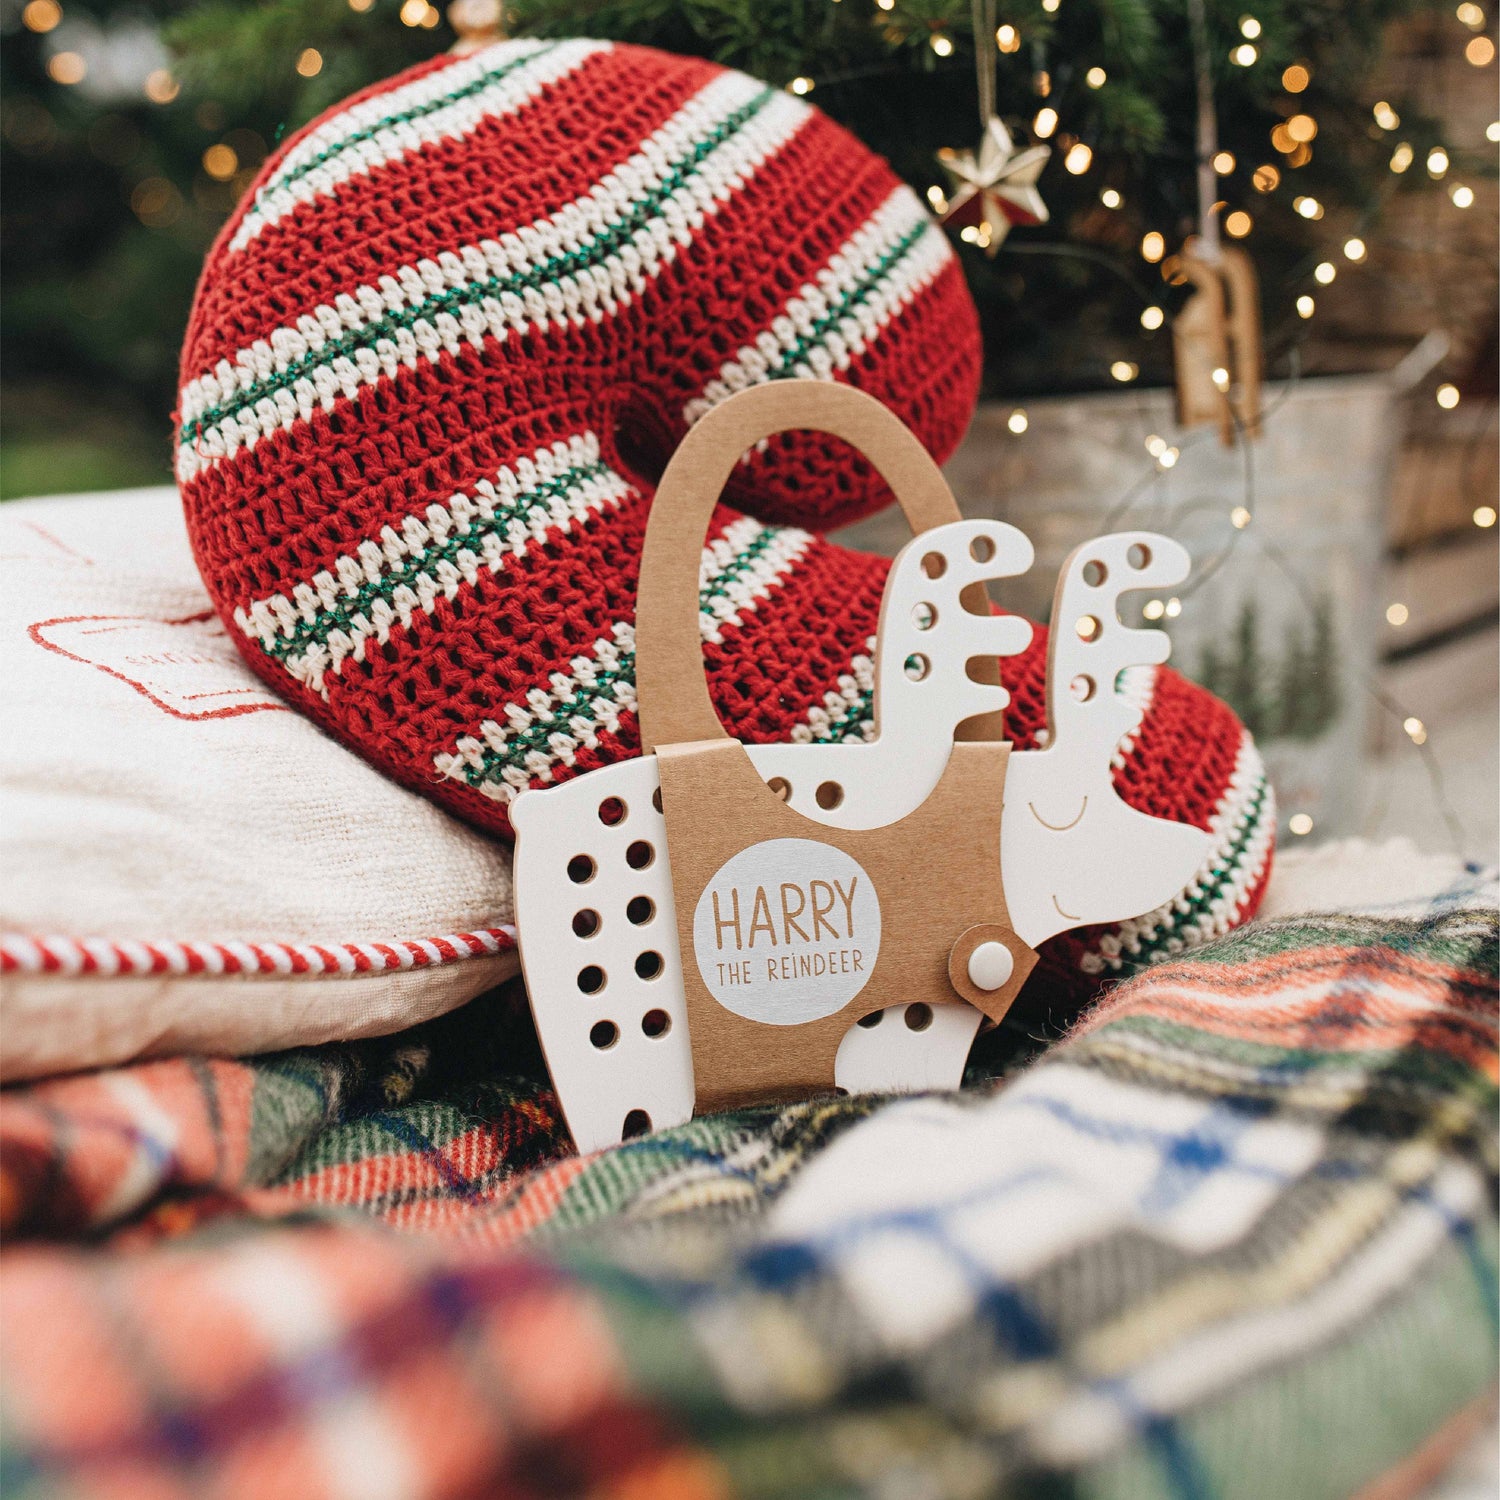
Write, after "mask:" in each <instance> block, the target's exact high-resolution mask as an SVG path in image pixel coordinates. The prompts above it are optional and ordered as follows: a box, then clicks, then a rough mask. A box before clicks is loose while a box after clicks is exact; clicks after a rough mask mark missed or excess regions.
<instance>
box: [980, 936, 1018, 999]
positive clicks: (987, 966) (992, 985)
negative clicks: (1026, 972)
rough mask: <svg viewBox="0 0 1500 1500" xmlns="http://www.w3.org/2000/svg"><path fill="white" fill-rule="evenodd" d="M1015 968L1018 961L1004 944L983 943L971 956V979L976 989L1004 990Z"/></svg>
mask: <svg viewBox="0 0 1500 1500" xmlns="http://www.w3.org/2000/svg"><path fill="white" fill-rule="evenodd" d="M1015 967H1016V961H1015V960H1014V959H1013V958H1012V957H1011V956H1010V949H1009V948H1007V947H1006V946H1005V945H1004V944H1003V943H981V944H980V945H979V946H978V947H977V948H976V949H975V950H974V951H973V952H972V953H971V954H970V955H969V979H970V980H971V981H972V983H973V985H974V988H975V989H979V990H985V991H990V990H998V989H1000V988H1002V987H1003V986H1004V984H1005V982H1006V980H1008V979H1009V978H1010V976H1011V973H1012V971H1013V970H1014V969H1015Z"/></svg>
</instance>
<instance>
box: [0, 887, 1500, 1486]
mask: <svg viewBox="0 0 1500 1500" xmlns="http://www.w3.org/2000/svg"><path fill="white" fill-rule="evenodd" d="M1327 883H1331V882H1327ZM1426 889H1427V891H1428V893H1429V894H1428V896H1427V897H1426V898H1425V899H1417V900H1414V901H1412V902H1411V903H1410V904H1405V903H1403V905H1402V906H1401V907H1399V908H1391V907H1386V908H1385V909H1384V910H1382V911H1381V912H1380V914H1379V915H1364V916H1355V915H1347V916H1343V915H1335V916H1322V917H1308V916H1297V917H1292V918H1289V919H1287V920H1284V921H1280V922H1275V923H1256V924H1255V925H1253V926H1251V927H1249V928H1247V929H1246V930H1245V931H1244V932H1242V933H1237V934H1235V935H1234V936H1232V937H1230V938H1227V939H1225V940H1222V941H1220V942H1218V943H1215V944H1213V945H1209V946H1205V947H1204V948H1202V949H1201V950H1199V951H1198V952H1195V953H1193V954H1190V955H1185V956H1184V957H1183V958H1181V959H1179V960H1177V961H1176V962H1173V963H1169V964H1164V965H1160V966H1158V967H1157V968H1155V969H1153V970H1152V971H1151V972H1150V973H1148V974H1145V975H1142V976H1140V977H1139V978H1137V979H1135V980H1133V981H1131V982H1130V983H1128V984H1125V985H1122V986H1120V987H1119V988H1117V989H1116V990H1114V991H1113V992H1112V993H1111V994H1109V995H1108V996H1106V997H1105V998H1104V999H1103V1001H1102V1002H1101V1003H1100V1005H1099V1007H1098V1008H1097V1010H1096V1011H1095V1012H1094V1013H1093V1015H1092V1017H1091V1019H1090V1022H1089V1023H1088V1024H1087V1025H1086V1026H1084V1027H1081V1028H1078V1029H1077V1030H1076V1031H1075V1033H1074V1034H1073V1035H1072V1036H1071V1037H1069V1038H1068V1039H1067V1040H1065V1041H1063V1042H1062V1043H1061V1044H1060V1045H1058V1046H1056V1047H1053V1048H1052V1049H1050V1050H1049V1051H1048V1052H1047V1053H1045V1054H1044V1055H1043V1056H1042V1058H1041V1060H1040V1061H1039V1062H1036V1063H1034V1064H1033V1065H1031V1066H1023V1067H1017V1068H1013V1069H1012V1070H1011V1071H1010V1072H1009V1075H1008V1077H1007V1079H1006V1081H1004V1082H1003V1083H998V1084H997V1083H994V1082H991V1083H987V1084H985V1085H984V1086H982V1087H980V1088H973V1089H969V1090H965V1091H964V1092H963V1093H962V1094H947V1095H941V1094H940V1095H932V1096H928V1097H927V1098H925V1099H921V1100H905V1101H901V1102H891V1101H889V1100H887V1099H884V1098H881V1097H878V1096H871V1095H863V1096H859V1097H853V1098H825V1099H821V1100H813V1101H811V1102H808V1103H802V1104H796V1105H792V1106H784V1107H774V1108H763V1109H757V1110H744V1111H739V1112H737V1113H733V1114H724V1115H715V1116H712V1117H709V1118H705V1119H698V1120H694V1121H693V1122H692V1123H691V1124H688V1125H684V1126H681V1127H679V1128H677V1129H674V1130H668V1131H663V1132H659V1133H657V1134H655V1135H652V1136H650V1137H648V1138H644V1139H641V1140H637V1141H631V1142H628V1143H626V1144H625V1145H623V1146H621V1147H618V1148H616V1149H614V1150H611V1151H606V1152H601V1153H599V1154H597V1155H595V1156H591V1157H585V1158H579V1157H577V1156H574V1155H571V1154H568V1153H567V1146H566V1136H565V1134H564V1132H563V1129H562V1123H561V1120H560V1119H559V1117H558V1114H557V1110H556V1105H555V1101H554V1100H553V1097H552V1094H551V1091H550V1090H549V1089H548V1088H547V1086H546V1083H545V1071H544V1069H543V1067H542V1063H541V1059H540V1057H539V1056H538V1055H537V1054H536V1052H535V1050H534V1049H535V1041H534V1037H532V1036H531V1033H530V1027H529V1024H528V1023H527V1021H526V1019H525V1008H524V1005H522V1004H520V1003H519V1002H512V1003H510V1004H506V1003H505V1002H504V1001H503V999H502V997H499V996H496V997H493V998H492V999H490V1000H480V1001H476V1002H475V1004H473V1005H471V1006H468V1007H466V1008H464V1009H463V1010H460V1011H457V1012H455V1013H454V1014H452V1015H450V1016H447V1017H444V1018H443V1019H442V1020H439V1021H436V1022H433V1023H430V1024H428V1025H426V1026H423V1027H420V1028H417V1029H415V1030H412V1031H408V1032H405V1033H402V1034H401V1035H399V1036H394V1037H388V1038H381V1039H378V1040H376V1041H371V1042H365V1043H361V1044H357V1045H352V1046H329V1047H321V1048H307V1049H302V1050H299V1051H295V1052H289V1053H283V1054H280V1055H279V1056H275V1057H265V1058H253V1059H230V1058H178V1059H171V1060H168V1061H163V1062H158V1063H150V1064H144V1065H140V1066H136V1067H132V1068H129V1069H120V1070H114V1071H110V1072H105V1073H93V1074H83V1075H78V1076H73V1077H66V1078H56V1079H48V1080H46V1081H44V1082H41V1083H38V1084H33V1085H29V1086H27V1087H25V1088H21V1089H6V1090H4V1091H3V1092H0V1228H3V1229H4V1231H5V1235H6V1243H5V1249H4V1251H3V1253H0V1314H3V1317H4V1326H5V1359H4V1361H3V1362H0V1410H3V1412H4V1415H5V1422H4V1426H3V1436H0V1473H3V1474H4V1476H5V1494H6V1496H7V1500H23V1497H36V1500H41V1497H53V1496H60V1495H66V1496H69V1497H100V1500H103V1497H106V1496H107V1497H123V1496H145V1495H152V1496H158V1495H159V1496H185V1495H211V1496H214V1497H216V1500H217V1497H223V1500H235V1497H247V1500H260V1497H263V1496H267V1495H295V1496H297V1497H299V1500H300V1497H304V1496H309V1497H322V1496H358V1497H361V1500H364V1497H379V1496H387V1495H390V1496H396V1495H400V1496H417V1495H421V1496H426V1497H431V1500H474V1497H478V1496H490V1495H494V1496H506V1497H515V1500H544V1497H545V1500H561V1497H564V1496H568V1497H585V1496H586V1497H590V1500H606V1497H607V1500H631V1497H647V1496H649V1497H653V1500H655V1497H663V1500H727V1497H729V1496H737V1497H744V1500H783V1497H785V1500H801V1497H805V1496H808V1495H820V1496H830V1497H831V1496H838V1497H849V1500H856V1497H869V1500H890V1497H891V1496H893V1495H903V1496H905V1495H912V1496H924V1497H931V1500H974V1497H976V1496H1072V1495H1079V1496H1084V1495H1087V1496H1091V1497H1099V1500H1126V1497H1144V1496H1160V1497H1170V1500H1205V1497H1210V1496H1211V1497H1215V1500H1265V1497H1267V1496H1295V1497H1298V1500H1345V1497H1347V1496H1350V1495H1353V1494H1356V1493H1358V1494H1361V1495H1366V1496H1374V1495H1376V1494H1377V1493H1378V1494H1379V1495H1381V1496H1386V1497H1398V1496H1406V1495H1408V1494H1410V1493H1412V1491H1413V1489H1414V1487H1415V1475H1414V1474H1413V1471H1412V1465H1411V1463H1410V1462H1407V1460H1409V1459H1410V1457H1411V1455H1413V1454H1420V1453H1422V1452H1423V1451H1424V1450H1425V1452H1426V1453H1427V1454H1428V1456H1429V1457H1430V1456H1431V1455H1432V1453H1433V1451H1434V1448H1433V1445H1434V1444H1436V1448H1437V1451H1441V1449H1442V1447H1443V1446H1444V1442H1445V1439H1444V1434H1445V1433H1447V1432H1448V1431H1449V1430H1450V1424H1451V1423H1452V1422H1453V1420H1454V1418H1455V1416H1456V1415H1457V1414H1459V1413H1463V1412H1466V1411H1468V1410H1469V1409H1471V1408H1472V1407H1473V1406H1474V1405H1475V1403H1476V1402H1483V1401H1484V1397H1485V1394H1486V1392H1488V1391H1491V1390H1493V1386H1494V1382H1495V1379H1496V1376H1497V1362H1496V1332H1497V1320H1496V1302H1495V1267H1496V1251H1497V1243H1496V1224H1495V1213H1494V1202H1495V1193H1496V1189H1497V1174H1496V1138H1495V1118H1496V1105H1497V1097H1496V1088H1495V1079H1496V1070H1497V1066H1500V1054H1497V1049H1496V1011H1495V986H1496V977H1497V969H1496V962H1497V958H1496V916H1495V891H1494V887H1493V883H1492V882H1486V881H1485V880H1483V879H1482V878H1472V877H1465V876H1463V875H1462V874H1461V873H1456V875H1455V877H1445V878H1444V879H1443V880H1442V881H1441V882H1438V883H1433V884H1432V885H1430V886H1428V887H1426ZM1389 899H1390V897H1389V896H1385V897H1383V898H1382V902H1384V901H1386V900H1389ZM976 1081H977V1080H976ZM60 1241H67V1242H66V1243H62V1242H60ZM1477 1416H1478V1420H1480V1421H1485V1422H1488V1423H1489V1424H1490V1425H1491V1426H1492V1425H1493V1420H1494V1419H1493V1415H1492V1410H1491V1409H1490V1408H1489V1407H1488V1403H1484V1404H1483V1405H1481V1406H1480V1408H1479V1411H1478V1413H1477ZM1403 1472H1404V1474H1405V1480H1404V1482H1403V1481H1402V1475H1403ZM1418 1472H1420V1471H1418ZM1383 1473H1385V1474H1388V1476H1389V1477H1388V1479H1387V1480H1386V1481H1385V1482H1381V1480H1380V1476H1381V1475H1382V1474H1383ZM1447 1492H1448V1491H1447V1487H1446V1486H1445V1487H1444V1493H1447ZM1422 1493H1424V1494H1425V1493H1426V1490H1425V1489H1423V1491H1422ZM1465 1493H1467V1490H1465ZM1475 1493H1476V1494H1477V1493H1482V1489H1478V1488H1476V1490H1475Z"/></svg>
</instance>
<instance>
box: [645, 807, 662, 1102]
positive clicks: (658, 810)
mask: <svg viewBox="0 0 1500 1500" xmlns="http://www.w3.org/2000/svg"><path fill="white" fill-rule="evenodd" d="M651 805H652V807H654V808H655V809H656V810H657V812H660V811H661V788H660V787H657V789H656V790H655V791H654V792H652V793H651ZM647 1129H650V1127H649V1126H647Z"/></svg>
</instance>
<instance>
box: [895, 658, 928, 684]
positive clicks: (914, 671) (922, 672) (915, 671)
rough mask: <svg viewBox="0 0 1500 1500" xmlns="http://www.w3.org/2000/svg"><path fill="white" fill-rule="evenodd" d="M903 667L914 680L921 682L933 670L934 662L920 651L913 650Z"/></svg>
mask: <svg viewBox="0 0 1500 1500" xmlns="http://www.w3.org/2000/svg"><path fill="white" fill-rule="evenodd" d="M901 669H902V671H904V672H905V673H906V675H907V676H908V677H909V678H911V680H912V681H913V682H921V680H922V679H923V678H924V677H925V676H926V675H927V674H928V673H929V672H930V671H931V670H932V663H931V662H930V661H928V660H927V658H926V657H925V656H923V655H922V653H921V652H920V651H913V652H912V654H911V655H910V656H908V657H907V658H906V660H905V662H904V663H902V668H901Z"/></svg>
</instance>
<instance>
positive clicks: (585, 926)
mask: <svg viewBox="0 0 1500 1500" xmlns="http://www.w3.org/2000/svg"><path fill="white" fill-rule="evenodd" d="M598 930H599V913H598V912H596V911H591V910H590V909H589V908H588V907H585V908H584V909H583V910H582V911H575V912H574V913H573V932H574V935H575V936H577V937H581V938H591V937H593V935H594V934H595V933H596V932H598Z"/></svg>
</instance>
